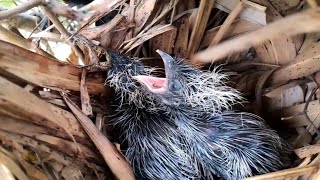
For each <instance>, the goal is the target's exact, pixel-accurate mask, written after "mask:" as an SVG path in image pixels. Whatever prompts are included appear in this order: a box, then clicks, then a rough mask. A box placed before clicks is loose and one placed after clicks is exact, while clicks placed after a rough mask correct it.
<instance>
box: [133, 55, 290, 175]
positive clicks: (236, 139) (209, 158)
mask: <svg viewBox="0 0 320 180" xmlns="http://www.w3.org/2000/svg"><path fill="white" fill-rule="evenodd" d="M157 52H158V53H159V54H160V56H161V57H162V60H163V62H164V66H165V75H166V77H165V78H159V77H152V76H149V75H138V76H134V79H136V80H137V81H138V82H140V83H141V84H142V85H144V87H145V89H147V90H148V91H149V93H152V94H153V95H154V100H155V101H156V102H160V103H159V105H158V106H159V107H161V109H162V111H163V112H166V114H167V118H170V119H171V120H170V121H172V122H174V124H175V126H176V133H177V134H179V138H180V139H182V140H183V141H182V143H183V145H182V149H181V151H183V152H185V153H186V154H188V155H189V156H191V162H194V163H195V164H196V165H197V172H195V173H194V178H195V179H198V178H200V179H214V178H215V177H216V176H218V177H221V178H223V179H227V180H235V179H243V178H245V177H248V176H252V175H257V174H263V173H267V172H272V171H277V170H279V169H281V168H283V161H282V157H283V156H285V154H286V153H287V152H288V149H287V146H286V145H285V143H283V141H282V140H281V138H280V137H279V136H278V134H277V133H276V132H275V131H274V130H272V129H270V128H269V127H268V126H267V125H266V123H265V122H264V121H263V120H262V119H261V118H260V117H258V116H256V115H254V114H250V113H245V112H234V111H231V105H232V104H235V103H238V102H240V100H241V99H242V98H241V96H240V93H239V92H238V91H236V90H235V89H233V88H231V87H228V86H227V85H226V84H224V81H225V80H226V78H227V76H226V75H224V74H222V73H218V72H202V71H200V70H197V69H194V68H192V67H191V66H189V65H187V64H184V63H183V62H182V61H180V60H177V59H175V58H172V57H171V56H170V55H168V54H166V53H164V52H162V51H159V50H158V51H157ZM163 163H165V162H163Z"/></svg>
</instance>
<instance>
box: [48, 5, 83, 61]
mask: <svg viewBox="0 0 320 180" xmlns="http://www.w3.org/2000/svg"><path fill="white" fill-rule="evenodd" d="M42 8H43V10H44V12H45V14H46V15H47V16H48V18H49V19H50V21H51V22H52V23H53V24H54V26H55V27H56V28H57V29H58V31H59V32H60V33H61V35H62V37H63V38H64V39H66V40H67V42H68V44H69V45H70V46H71V47H72V49H73V50H74V52H75V53H76V55H77V56H78V58H79V59H80V60H81V61H82V62H83V63H84V56H83V54H82V52H81V50H80V49H79V48H78V47H77V46H75V45H74V44H73V43H72V42H70V41H69V39H70V37H71V36H70V34H69V32H68V31H67V30H66V29H65V28H64V27H63V25H62V24H61V22H60V21H59V19H58V18H57V16H56V15H55V14H53V12H52V11H51V10H50V9H49V8H48V7H47V6H42Z"/></svg>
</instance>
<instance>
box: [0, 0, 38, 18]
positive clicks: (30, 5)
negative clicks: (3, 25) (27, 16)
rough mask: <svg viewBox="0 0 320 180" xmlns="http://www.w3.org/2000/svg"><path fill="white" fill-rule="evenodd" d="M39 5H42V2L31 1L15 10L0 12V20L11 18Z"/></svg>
mask: <svg viewBox="0 0 320 180" xmlns="http://www.w3.org/2000/svg"><path fill="white" fill-rule="evenodd" d="M41 3H43V0H31V1H28V2H26V3H23V4H22V5H19V6H17V7H15V8H12V9H8V10H5V11H1V12H0V20H4V19H7V18H10V17H11V16H14V15H16V14H19V13H22V12H25V11H27V10H29V9H31V8H33V7H35V6H38V5H40V4H41Z"/></svg>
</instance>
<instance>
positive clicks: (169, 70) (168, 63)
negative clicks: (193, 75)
mask: <svg viewBox="0 0 320 180" xmlns="http://www.w3.org/2000/svg"><path fill="white" fill-rule="evenodd" d="M156 52H157V53H158V54H159V55H160V56H161V58H162V61H163V64H164V68H165V73H166V78H167V79H170V78H172V76H173V62H174V59H173V58H172V57H171V56H170V55H169V54H167V53H165V52H163V51H161V50H159V49H158V50H156Z"/></svg>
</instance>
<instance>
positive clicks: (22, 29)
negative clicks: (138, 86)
mask: <svg viewBox="0 0 320 180" xmlns="http://www.w3.org/2000/svg"><path fill="white" fill-rule="evenodd" d="M68 2H70V1H68ZM318 3H319V2H317V1H315V0H241V1H240V0H201V1H198V0H197V1H194V0H164V1H161V0H94V1H93V2H91V3H90V4H87V5H84V6H78V7H77V8H75V7H73V8H71V7H72V6H73V5H74V4H71V3H70V4H69V5H68V4H65V3H63V2H62V1H54V0H46V1H45V0H29V1H24V0H21V1H16V2H15V4H12V6H11V7H10V8H6V7H1V8H0V10H1V11H0V20H1V21H0V39H1V41H0V74H1V76H0V122H1V125H0V177H6V178H7V179H10V177H13V176H14V177H16V178H18V179H21V180H26V179H41V180H45V179H75V180H76V179H112V178H114V177H117V178H118V179H123V180H129V179H134V177H133V174H132V172H131V169H130V166H129V164H128V163H127V162H126V160H125V158H124V157H123V155H122V154H121V153H120V152H119V151H118V149H117V148H116V147H118V145H117V144H116V139H115V138H114V136H113V135H114V132H112V130H111V128H110V127H109V126H108V115H110V112H109V108H108V106H109V102H110V99H111V96H112V94H111V93H110V91H109V89H108V87H106V86H104V81H105V78H106V77H105V75H106V73H104V72H103V70H105V69H106V68H108V67H107V63H106V62H107V61H106V59H105V56H104V54H105V53H106V51H105V49H106V48H112V49H116V50H118V51H120V52H122V53H126V54H127V55H128V56H134V57H139V58H141V59H142V61H143V62H144V63H146V64H148V65H152V66H156V67H161V61H160V60H159V57H158V55H157V54H156V53H155V50H156V49H160V50H163V51H166V52H168V53H170V54H173V55H174V56H176V57H182V58H185V59H186V61H188V62H189V63H192V64H197V65H199V64H200V65H201V66H202V67H203V68H207V67H209V65H210V63H213V62H215V64H216V65H218V64H224V67H225V68H227V69H230V70H232V71H234V72H237V76H233V77H232V79H231V80H233V81H234V82H236V83H235V86H236V88H237V89H239V90H240V91H242V92H243V93H244V95H246V97H247V98H248V101H249V102H250V103H248V104H246V105H245V106H244V108H246V110H249V111H254V112H255V113H257V114H259V115H261V116H263V117H264V118H265V119H266V120H267V121H268V122H269V123H270V124H273V126H274V127H279V129H280V130H279V132H280V133H281V134H282V135H283V136H285V137H286V140H287V141H288V142H289V143H290V144H291V145H292V146H293V147H294V149H295V150H294V151H295V153H296V155H297V159H296V162H297V163H296V164H293V168H291V169H286V170H282V171H278V172H273V173H269V174H265V175H260V176H256V177H251V178H247V179H248V180H249V179H251V180H258V179H286V180H294V179H298V178H300V179H319V178H320V173H319V168H320V145H319V142H320V141H319V135H320V132H319V126H320V116H319V115H320V103H319V92H320V89H319V88H320V61H319V60H320V34H319V31H320V7H319V6H318ZM78 5H79V4H78ZM101 22H103V23H101ZM69 52H70V53H69ZM61 55H65V56H64V57H61ZM7 169H9V170H10V171H7Z"/></svg>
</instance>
